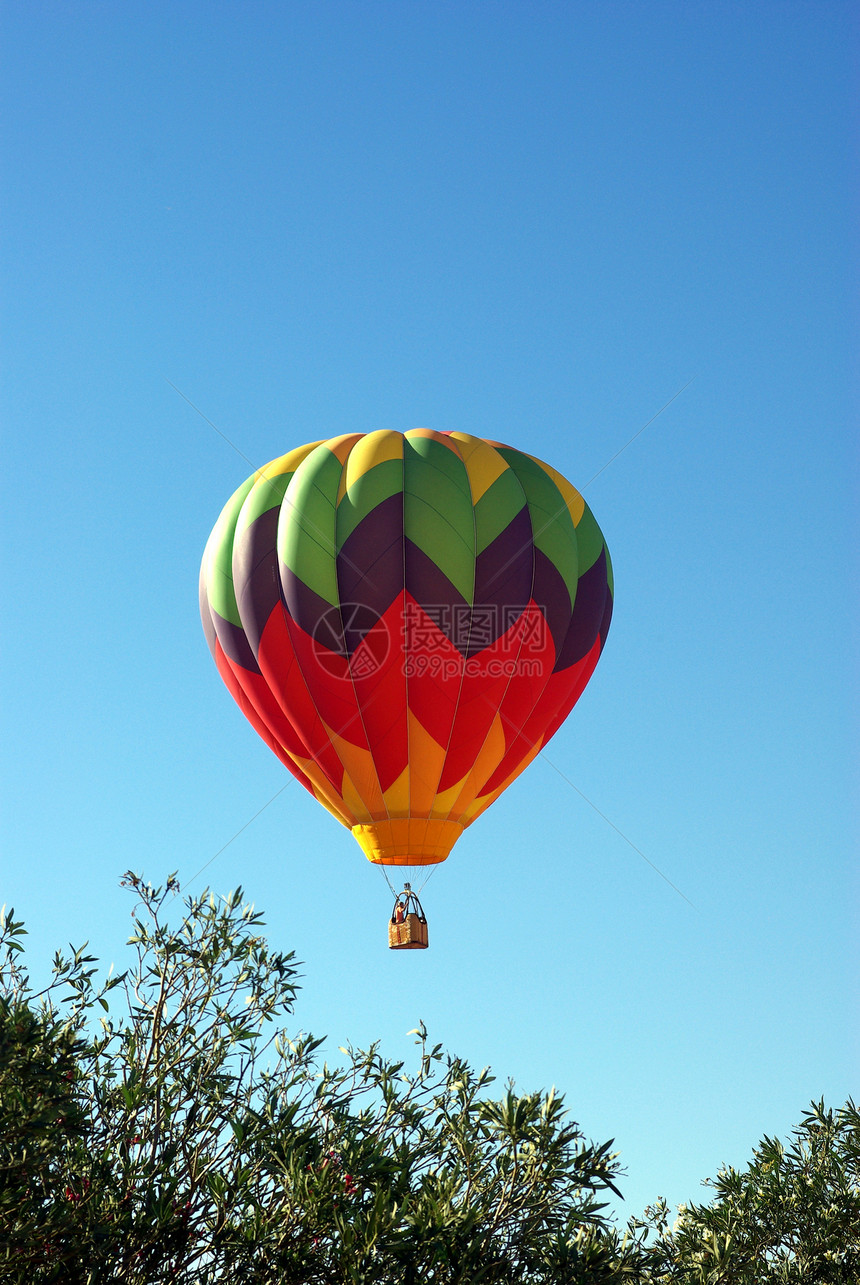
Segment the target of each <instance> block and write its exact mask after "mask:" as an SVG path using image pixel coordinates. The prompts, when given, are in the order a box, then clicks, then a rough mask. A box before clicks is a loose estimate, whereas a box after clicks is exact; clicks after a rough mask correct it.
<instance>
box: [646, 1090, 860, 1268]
mask: <svg viewBox="0 0 860 1285" xmlns="http://www.w3.org/2000/svg"><path fill="white" fill-rule="evenodd" d="M706 1185H707V1186H710V1187H712V1188H713V1191H714V1198H713V1200H712V1201H711V1203H710V1204H707V1205H688V1206H683V1205H682V1206H681V1208H680V1211H679V1218H678V1221H677V1222H676V1224H675V1226H674V1228H673V1229H672V1231H671V1233H670V1232H669V1231H668V1229H667V1226H666V1219H665V1207H664V1208H663V1209H662V1211H660V1214H659V1215H658V1217H657V1219H656V1226H657V1230H658V1232H659V1233H660V1237H659V1240H658V1242H657V1244H656V1245H655V1247H654V1249H653V1250H652V1255H651V1264H650V1271H651V1278H652V1279H653V1280H654V1281H655V1283H656V1282H659V1283H660V1285H664V1283H665V1285H669V1283H670V1282H671V1283H672V1285H676V1283H677V1285H770V1283H771V1282H772V1283H773V1285H777V1282H778V1283H779V1285H789V1282H792V1283H793V1282H797V1285H857V1282H860V1112H858V1111H857V1108H856V1107H855V1105H854V1103H853V1102H852V1101H850V1100H849V1101H848V1102H847V1103H846V1105H845V1106H844V1107H843V1108H842V1109H841V1110H837V1111H832V1110H827V1109H825V1106H824V1103H823V1102H819V1103H813V1104H812V1106H811V1108H810V1109H809V1110H808V1111H806V1112H805V1113H804V1116H803V1120H802V1122H801V1124H800V1125H799V1126H798V1127H797V1128H796V1129H795V1130H794V1132H793V1135H792V1140H791V1142H790V1144H789V1145H788V1146H785V1145H783V1143H782V1142H780V1141H779V1140H778V1139H776V1138H768V1137H766V1138H764V1139H763V1141H762V1142H761V1143H760V1144H759V1146H758V1147H757V1148H756V1149H755V1151H754V1153H753V1158H752V1160H751V1162H750V1164H749V1165H748V1167H747V1169H746V1171H744V1172H741V1171H740V1170H737V1169H732V1168H726V1169H722V1170H721V1171H720V1172H719V1174H718V1175H717V1177H716V1178H715V1179H713V1180H711V1181H709V1182H707V1183H706Z"/></svg>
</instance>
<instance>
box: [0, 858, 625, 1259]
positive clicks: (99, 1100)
mask: <svg viewBox="0 0 860 1285" xmlns="http://www.w3.org/2000/svg"><path fill="white" fill-rule="evenodd" d="M124 882H125V884H126V886H128V887H129V888H130V889H131V890H132V891H133V892H134V894H135V896H136V898H137V907H136V910H135V912H134V934H133V936H132V938H131V941H130V945H131V946H132V948H133V951H134V961H133V963H132V965H131V967H130V968H129V969H128V971H127V972H125V973H123V974H122V975H121V976H117V977H111V976H109V977H108V978H107V979H106V980H104V981H103V982H101V983H99V982H98V981H97V980H96V971H97V970H96V968H95V966H94V965H95V961H94V960H93V959H92V958H91V957H90V956H88V955H86V954H85V953H84V950H85V948H82V949H81V950H77V951H74V952H73V953H72V955H70V956H68V957H64V956H61V955H57V956H56V958H55V960H54V966H53V976H52V980H51V982H50V984H49V985H48V986H47V987H46V988H45V989H44V990H42V991H35V990H34V989H33V988H32V987H31V985H30V981H29V978H28V975H27V973H26V970H25V968H24V964H23V958H22V937H23V935H24V929H23V925H22V924H21V923H20V922H18V921H16V920H15V919H14V915H12V914H10V915H9V916H7V917H6V918H5V920H4V921H3V923H2V925H0V1124H2V1126H3V1142H2V1149H0V1183H2V1188H0V1280H2V1281H10V1282H11V1281H21V1282H24V1281H26V1282H27V1285H41V1283H42V1282H51V1281H56V1282H67V1283H68V1285H77V1283H80V1285H88V1283H89V1285H95V1282H102V1281H106V1280H110V1281H116V1282H127V1283H128V1285H150V1283H153V1285H154V1283H156V1282H157V1283H158V1285H161V1283H162V1282H168V1281H176V1282H184V1283H186V1285H192V1282H193V1285H206V1283H207V1282H212V1285H214V1283H215V1282H216V1281H217V1282H218V1285H233V1283H235V1285H238V1283H239V1282H254V1283H255V1285H276V1283H277V1285H291V1283H294V1285H298V1283H299V1282H301V1283H302V1285H340V1283H341V1282H343V1283H344V1285H345V1283H347V1282H356V1283H357V1282H364V1283H366V1285H389V1283H390V1285H393V1283H394V1282H397V1283H398V1285H400V1283H401V1282H404V1283H407V1285H408V1282H416V1285H417V1282H418V1281H421V1282H422V1283H429V1285H466V1283H467V1282H475V1283H476V1285H477V1283H478V1282H481V1283H483V1285H493V1283H497V1282H503V1281H504V1282H507V1281H522V1282H535V1285H542V1283H544V1282H546V1283H549V1282H571V1283H573V1282H583V1283H586V1282H595V1283H596V1282H615V1281H619V1282H620V1281H632V1280H638V1279H639V1276H638V1274H637V1273H638V1266H637V1264H638V1262H639V1258H640V1246H639V1243H638V1241H637V1239H636V1237H635V1236H634V1237H630V1236H625V1235H620V1234H619V1233H617V1232H616V1231H615V1229H614V1228H613V1227H612V1226H611V1224H610V1222H609V1220H608V1217H607V1215H606V1210H605V1205H604V1204H603V1203H602V1202H601V1199H600V1197H601V1195H602V1194H603V1193H604V1192H605V1191H606V1190H612V1191H617V1186H616V1181H617V1177H618V1173H619V1168H618V1161H617V1157H616V1156H615V1155H614V1154H613V1153H612V1151H611V1145H612V1144H611V1143H606V1144H603V1145H600V1146H595V1145H593V1144H590V1143H587V1142H586V1141H585V1139H584V1137H583V1135H582V1133H581V1131H580V1129H579V1127H578V1126H577V1125H576V1124H575V1123H573V1122H572V1121H570V1120H569V1119H568V1118H567V1116H566V1114H565V1110H564V1105H563V1101H562V1099H561V1097H560V1096H559V1095H557V1094H556V1093H555V1092H553V1091H551V1092H549V1093H532V1094H518V1093H517V1092H516V1090H515V1089H514V1086H513V1085H510V1084H509V1085H508V1086H507V1088H506V1090H505V1092H504V1093H503V1094H502V1095H501V1096H500V1097H497V1098H493V1097H492V1096H491V1095H490V1093H489V1092H488V1089H489V1086H490V1085H491V1084H492V1082H493V1078H492V1076H491V1075H490V1073H489V1071H488V1070H484V1071H481V1072H476V1071H474V1070H473V1069H472V1068H471V1067H470V1066H468V1065H467V1064H466V1063H465V1062H464V1061H462V1060H461V1059H459V1058H455V1057H452V1056H450V1055H447V1054H446V1053H444V1052H443V1050H442V1047H441V1045H439V1044H436V1045H432V1046H431V1044H430V1042H429V1040H428V1036H427V1032H426V1030H425V1029H424V1027H423V1025H422V1026H419V1027H418V1029H417V1030H416V1031H415V1032H414V1034H415V1035H416V1043H417V1045H418V1050H419V1053H418V1063H417V1067H416V1068H415V1069H414V1070H411V1071H409V1070H407V1069H406V1068H405V1064H404V1063H402V1062H391V1061H388V1060H386V1059H385V1058H383V1057H382V1055H381V1054H380V1052H379V1048H378V1046H373V1047H372V1048H370V1049H369V1050H367V1051H361V1050H354V1049H351V1048H349V1049H345V1050H342V1061H341V1062H340V1063H339V1064H338V1065H336V1066H329V1065H327V1064H326V1063H322V1064H320V1063H319V1061H318V1057H319V1054H318V1050H319V1048H320V1045H321V1044H322V1041H321V1040H318V1039H314V1038H313V1037H312V1036H310V1035H303V1034H299V1035H293V1036H292V1037H291V1036H290V1035H289V1034H288V1033H287V1031H286V1030H285V1029H284V1026H283V1023H284V1021H285V1019H286V1018H287V1017H289V1016H290V1015H291V1013H292V1009H293V1003H294V999H295V995H296V990H297V983H298V973H297V966H296V963H295V961H294V958H293V956H292V955H291V954H283V953H278V952H273V951H271V950H270V949H269V946H268V944H267V943H266V941H265V938H264V937H263V936H262V933H261V929H262V926H263V921H262V918H261V916H260V915H259V914H258V913H257V912H255V910H254V909H253V907H251V906H248V905H245V904H244V903H243V897H242V891H241V889H240V890H238V891H237V892H236V893H234V894H233V895H231V896H230V897H228V898H226V899H225V900H218V899H216V898H215V897H214V896H213V895H211V894H209V893H205V894H203V895H202V896H200V897H197V898H192V899H189V900H187V901H186V903H185V912H184V914H183V915H182V917H181V921H180V922H179V923H178V924H177V925H176V926H171V911H172V908H173V907H174V906H175V905H177V904H178V903H177V902H176V900H175V896H176V893H177V892H178V886H177V884H176V880H175V878H173V877H171V878H170V879H168V880H167V883H166V884H165V886H164V887H163V888H158V887H153V886H151V885H149V884H147V883H145V882H144V881H143V880H142V879H141V878H139V877H138V876H136V875H133V874H128V875H127V876H126V878H125V881H124ZM118 1010H119V1011H118Z"/></svg>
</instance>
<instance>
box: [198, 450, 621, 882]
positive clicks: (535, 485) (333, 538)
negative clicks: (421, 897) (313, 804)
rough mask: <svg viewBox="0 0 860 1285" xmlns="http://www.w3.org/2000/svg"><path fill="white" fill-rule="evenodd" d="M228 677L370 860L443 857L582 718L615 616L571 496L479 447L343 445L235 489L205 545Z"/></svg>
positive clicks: (603, 564)
mask: <svg viewBox="0 0 860 1285" xmlns="http://www.w3.org/2000/svg"><path fill="white" fill-rule="evenodd" d="M200 610H201V615H202V618H203V627H204V629H205V631H206V637H207V640H208V642H209V647H210V649H211V651H212V654H213V656H214V658H215V663H216V664H217V666H218V670H219V672H220V674H221V677H222V678H223V680H224V682H225V683H226V685H227V687H228V688H229V690H230V692H231V693H232V695H233V697H234V699H235V700H236V702H237V703H238V705H239V707H240V708H241V710H242V712H243V713H244V714H245V716H246V717H247V718H248V720H249V722H250V723H251V724H252V725H253V726H254V728H255V729H256V730H257V732H259V734H260V736H261V737H262V738H263V740H264V741H265V742H266V743H267V744H268V745H269V746H270V747H271V749H272V750H273V751H274V752H275V754H277V756H278V758H279V759H280V760H281V761H282V762H283V763H284V764H285V766H286V767H288V768H289V770H290V771H291V772H292V773H293V775H294V776H295V777H296V778H297V779H298V780H299V781H301V783H302V784H303V785H304V786H306V788H307V789H308V790H310V791H311V793H312V794H313V795H314V796H315V797H316V798H317V799H318V800H319V801H320V803H322V804H323V805H324V806H325V807H327V808H328V810H329V811H330V812H331V813H332V814H333V815H334V816H336V817H337V819H338V820H339V821H341V822H342V823H343V824H344V825H345V826H348V827H349V828H350V829H351V830H352V833H353V834H354V835H355V837H356V839H357V840H358V842H359V844H360V845H361V847H362V848H363V850H364V852H365V854H366V855H367V856H368V857H369V859H370V860H371V861H374V862H377V863H381V864H383V865H429V864H432V863H434V862H438V861H444V860H445V858H446V857H447V856H448V853H449V852H450V850H451V848H452V846H453V845H454V843H455V842H456V840H457V839H458V838H459V836H460V834H461V833H462V831H463V829H464V828H465V827H466V826H468V825H470V824H471V823H472V821H474V820H475V818H476V817H477V816H480V814H481V813H482V812H483V811H484V809H485V808H487V807H489V805H490V804H491V803H492V802H493V801H494V800H495V799H497V798H498V796H499V795H500V794H501V792H502V790H504V789H505V788H506V786H508V785H509V784H510V783H511V781H513V780H514V778H515V777H517V776H518V775H519V774H520V772H522V770H523V768H525V767H526V766H527V765H528V763H530V762H531V760H532V759H533V758H534V757H535V755H536V754H537V753H538V751H539V750H540V749H541V748H542V746H544V745H546V743H547V741H548V740H549V739H550V737H551V736H552V735H553V734H554V733H555V732H556V731H557V729H558V727H559V726H560V725H561V723H562V722H563V721H564V719H565V718H566V717H567V715H568V714H569V713H570V711H571V709H572V708H573V706H574V704H575V703H576V701H577V699H578V698H579V696H580V694H581V692H582V690H583V688H584V687H585V685H586V683H587V682H588V680H589V678H590V677H591V674H592V672H593V670H594V667H595V665H596V664H597V661H598V658H599V656H600V653H601V650H602V648H603V644H604V642H605V640H606V634H607V630H608V628H609V621H610V617H611V614H612V568H611V564H610V560H609V553H608V551H607V548H606V544H605V542H604V539H603V535H602V534H601V531H600V528H599V527H598V525H597V523H596V522H595V520H594V518H593V517H592V514H591V511H590V509H589V508H588V506H587V505H586V503H585V501H584V500H583V499H582V496H581V495H580V494H579V492H578V491H576V490H575V489H574V487H573V486H571V484H570V483H569V482H567V481H566V480H565V479H564V478H563V477H562V476H561V474H559V473H557V472H556V471H555V469H553V468H551V467H550V466H549V465H548V464H543V463H541V461H540V460H537V459H535V458H534V457H533V456H531V455H526V454H523V453H522V452H521V451H516V450H513V449H512V448H511V447H509V446H503V445H501V444H500V443H497V442H490V441H484V440H483V439H481V438H478V437H471V436H469V435H468V434H467V433H459V432H454V433H437V432H433V431H431V430H429V429H424V428H418V429H412V430H411V431H409V432H407V433H398V432H393V431H387V430H383V431H380V432H376V433H368V434H366V435H365V434H358V433H355V434H347V435H345V436H342V437H334V438H331V439H330V440H329V441H325V442H311V443H309V444H308V445H307V446H300V447H298V448H297V449H296V450H294V451H290V452H289V453H288V454H287V455H282V456H281V457H280V459H277V460H273V461H272V463H271V464H267V465H266V467H265V468H263V469H260V470H259V471H258V472H256V473H255V474H254V475H253V477H250V478H248V480H247V481H246V482H245V483H244V484H243V485H242V486H240V487H239V489H238V491H236V493H235V495H234V496H233V497H232V499H231V500H230V501H229V502H228V503H227V505H226V506H225V508H224V510H223V512H222V513H221V516H220V518H219V519H218V522H217V523H216V525H215V529H214V530H213V532H212V535H211V536H210V538H209V542H208V544H207V545H206V551H205V553H204V555H203V565H202V568H201V576H200Z"/></svg>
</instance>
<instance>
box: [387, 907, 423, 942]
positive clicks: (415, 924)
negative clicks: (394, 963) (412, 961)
mask: <svg viewBox="0 0 860 1285" xmlns="http://www.w3.org/2000/svg"><path fill="white" fill-rule="evenodd" d="M388 945H389V947H390V948H391V950H426V949H427V946H428V941H427V920H426V919H425V918H424V917H423V916H420V915H416V914H415V913H414V911H413V912H410V913H409V914H408V915H407V916H406V918H405V919H404V920H403V923H402V924H398V923H395V921H394V920H393V919H389V921H388Z"/></svg>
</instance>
